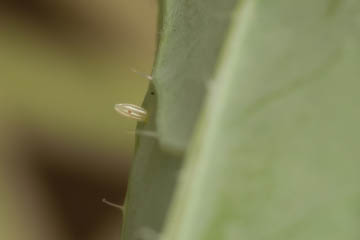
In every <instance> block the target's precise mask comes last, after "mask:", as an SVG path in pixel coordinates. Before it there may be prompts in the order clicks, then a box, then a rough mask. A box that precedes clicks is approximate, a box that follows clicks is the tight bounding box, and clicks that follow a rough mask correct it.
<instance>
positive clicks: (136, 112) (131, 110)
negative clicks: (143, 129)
mask: <svg viewBox="0 0 360 240" xmlns="http://www.w3.org/2000/svg"><path fill="white" fill-rule="evenodd" d="M115 110H116V111H117V112H118V113H120V114H121V115H123V116H125V117H128V118H131V119H135V120H137V121H139V122H145V121H146V120H147V117H148V113H147V111H146V110H145V109H143V108H142V107H139V106H136V105H134V104H129V103H119V104H115Z"/></svg>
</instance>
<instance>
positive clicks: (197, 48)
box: [122, 0, 236, 240]
mask: <svg viewBox="0 0 360 240" xmlns="http://www.w3.org/2000/svg"><path fill="white" fill-rule="evenodd" d="M235 3H236V1H235V0H232V1H225V2H219V1H217V0H211V1H207V2H206V3H205V2H204V1H202V0H201V1H200V0H196V1H194V0H180V1H179V0H166V1H162V2H161V5H160V9H161V11H160V20H159V41H158V44H159V45H158V51H157V56H156V62H155V65H154V69H153V75H152V77H153V80H152V82H151V84H150V88H149V90H148V93H147V96H146V98H145V100H144V106H143V107H144V108H145V109H146V110H147V111H148V113H149V118H150V119H149V121H148V122H147V123H145V124H139V126H138V128H137V129H138V133H139V134H138V135H139V136H138V144H137V149H136V157H135V159H134V162H133V166H132V173H131V177H130V181H129V189H128V192H127V199H126V204H125V217H124V226H123V233H122V239H124V240H132V239H138V238H142V239H146V240H148V239H151V238H152V237H153V236H156V235H157V234H158V233H159V232H160V231H161V229H162V226H163V223H164V218H165V215H166V213H167V210H168V206H169V203H170V200H171V198H172V194H173V191H174V188H175V184H176V180H177V176H178V173H179V171H180V168H181V165H182V159H183V154H184V151H185V150H186V147H187V145H188V142H189V141H190V138H191V135H192V131H193V127H194V124H195V122H196V119H197V117H198V114H199V112H200V110H201V106H202V102H203V98H204V96H205V94H206V90H207V87H208V86H207V85H206V82H209V81H210V80H211V76H212V72H213V69H214V66H215V63H216V62H217V56H218V54H219V51H220V49H221V46H222V44H223V41H224V38H225V32H226V29H227V26H228V24H229V20H230V17H229V13H230V12H231V10H232V7H233V5H234V4H235Z"/></svg>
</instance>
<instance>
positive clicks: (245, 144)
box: [162, 0, 360, 240]
mask: <svg viewBox="0 0 360 240" xmlns="http://www.w3.org/2000/svg"><path fill="white" fill-rule="evenodd" d="M225 2H226V1H225ZM179 15H181V13H179ZM232 16H233V17H232V20H231V22H232V23H231V27H230V28H229V34H228V36H227V41H226V42H225V43H224V46H223V54H222V57H221V58H220V60H219V62H218V65H217V68H216V74H215V75H216V77H215V82H214V84H213V85H212V86H213V87H212V88H211V91H210V92H209V94H208V96H207V101H206V107H205V110H204V112H203V114H202V117H201V120H200V121H199V123H198V126H197V128H196V136H195V139H194V140H193V142H192V145H191V149H190V151H189V152H188V154H187V161H186V164H185V170H184V172H183V174H182V175H181V180H180V181H179V187H178V189H177V192H176V196H175V200H174V202H173V206H172V210H171V214H170V216H169V218H168V221H167V226H166V229H165V233H164V234H163V237H162V239H163V240H170V239H171V240H205V239H206V240H212V239H214V240H215V239H216V240H219V239H224V240H225V239H226V240H227V239H231V240H233V239H243V240H247V239H267V240H270V239H274V240H275V239H276V240H281V239H284V240H285V239H286V240H291V239H294V240H300V239H301V240H302V239H304V240H305V239H306V240H308V239H316V240H319V239H326V240H332V239H334V240H335V239H336V240H337V239H347V240H349V239H351V240H352V239H353V240H355V239H359V237H360V230H359V229H360V228H359V223H360V211H359V209H360V208H359V201H360V186H359V182H360V175H359V173H358V171H359V169H360V161H359V157H360V148H359V146H358V145H359V136H360V132H359V127H358V124H359V122H360V114H359V110H358V106H359V104H360V95H359V93H358V89H359V87H360V82H359V76H360V68H359V62H360V1H354V0H343V1H335V0H317V1H313V0H302V1H295V0H293V1H289V0H273V1H265V0H247V1H239V4H238V6H237V7H236V8H235V9H234V13H233V14H232ZM194 24H196V23H194Z"/></svg>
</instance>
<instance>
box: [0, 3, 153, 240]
mask: <svg viewBox="0 0 360 240" xmlns="http://www.w3.org/2000/svg"><path fill="white" fill-rule="evenodd" d="M156 11H157V2H156V0H136V1H131V0H116V1H112V0H88V1H70V0H53V1H46V0H0V239H1V240H7V239H9V240H25V239H26V240H35V239H36V240H45V239H46V240H57V239H62V240H75V239H76V240H97V239H99V240H100V239H101V240H115V239H120V233H121V219H122V214H121V211H119V210H117V209H115V208H111V207H109V206H107V205H105V204H103V203H102V202H101V199H102V198H104V197H105V198H107V199H108V200H109V201H112V202H115V203H119V204H122V202H123V200H124V194H125V191H126V184H127V182H126V181H127V177H128V174H129V166H130V161H131V159H132V155H133V149H134V133H133V131H132V130H133V129H134V128H135V124H136V123H135V122H134V121H131V120H128V119H125V118H123V117H121V116H119V115H117V114H116V113H115V112H114V110H113V105H114V104H115V103H134V104H141V102H142V99H143V96H144V94H145V91H146V87H147V85H148V82H147V80H146V79H144V78H142V77H140V76H139V75H136V74H134V73H133V72H132V71H131V68H135V69H138V70H139V71H143V72H145V73H149V72H150V71H151V66H152V62H153V58H154V51H155V39H156Z"/></svg>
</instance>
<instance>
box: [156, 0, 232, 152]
mask: <svg viewBox="0 0 360 240" xmlns="http://www.w3.org/2000/svg"><path fill="white" fill-rule="evenodd" d="M236 2H237V0H226V1H219V0H207V1H203V0H163V1H161V4H162V7H161V10H162V12H161V14H162V20H163V21H162V23H161V24H160V29H159V34H160V38H159V40H160V41H159V48H158V52H157V56H156V63H155V67H154V71H153V78H154V80H153V82H154V85H155V87H156V91H157V95H158V105H159V107H158V109H157V111H156V114H157V128H158V129H157V131H158V134H159V140H160V144H161V146H162V148H163V149H164V150H165V151H172V152H183V151H184V150H185V148H186V146H187V143H188V142H189V140H190V137H191V135H192V131H193V126H194V124H195V122H196V119H197V117H198V114H199V111H200V109H201V106H202V103H203V98H204V95H205V94H206V90H207V87H208V84H207V83H208V82H210V81H211V80H212V79H211V77H212V76H213V71H214V68H215V64H216V62H217V57H218V54H219V51H220V50H221V47H222V45H223V41H224V39H225V38H226V33H227V29H228V23H229V21H230V19H231V13H232V9H233V7H234V5H235V3H236Z"/></svg>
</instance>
